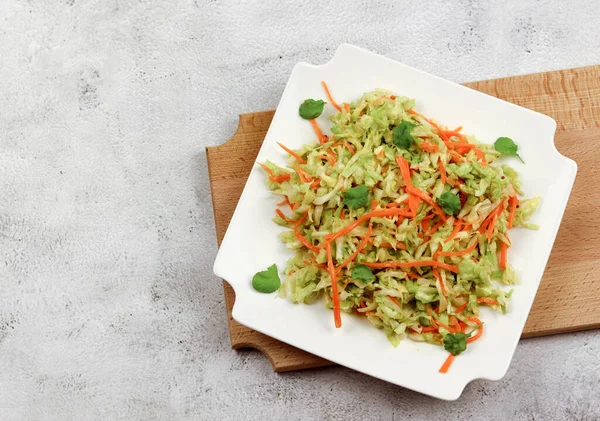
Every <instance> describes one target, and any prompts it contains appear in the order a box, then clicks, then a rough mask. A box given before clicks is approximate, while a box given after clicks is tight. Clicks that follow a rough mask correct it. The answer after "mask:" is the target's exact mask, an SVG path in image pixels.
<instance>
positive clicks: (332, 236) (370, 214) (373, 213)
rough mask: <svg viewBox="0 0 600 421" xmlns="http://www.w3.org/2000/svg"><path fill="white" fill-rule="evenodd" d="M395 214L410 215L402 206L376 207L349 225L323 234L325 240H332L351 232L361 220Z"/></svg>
mask: <svg viewBox="0 0 600 421" xmlns="http://www.w3.org/2000/svg"><path fill="white" fill-rule="evenodd" d="M395 215H402V216H410V215H409V214H408V213H407V212H406V211H405V209H404V208H400V209H394V208H392V209H377V210H376V211H371V212H368V213H366V214H364V215H363V216H361V217H360V218H358V219H357V220H356V221H354V222H353V223H351V224H350V225H347V226H345V227H344V228H342V229H341V230H339V231H338V232H336V233H334V234H329V235H327V236H325V240H326V241H333V240H335V239H336V238H339V237H341V236H342V235H345V234H347V233H349V232H351V231H352V230H354V228H356V227H358V226H359V225H360V224H362V223H363V222H365V221H367V220H369V219H371V218H376V217H385V216H395Z"/></svg>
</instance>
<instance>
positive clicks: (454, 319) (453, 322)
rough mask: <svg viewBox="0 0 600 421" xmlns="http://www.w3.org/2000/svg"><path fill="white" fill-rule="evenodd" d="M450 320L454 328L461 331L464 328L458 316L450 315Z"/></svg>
mask: <svg viewBox="0 0 600 421" xmlns="http://www.w3.org/2000/svg"><path fill="white" fill-rule="evenodd" d="M448 321H449V322H450V326H452V327H453V329H454V330H455V331H456V332H458V331H460V330H461V329H462V328H461V326H460V323H459V322H458V319H457V318H456V316H450V317H448Z"/></svg>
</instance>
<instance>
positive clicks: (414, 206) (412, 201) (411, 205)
mask: <svg viewBox="0 0 600 421" xmlns="http://www.w3.org/2000/svg"><path fill="white" fill-rule="evenodd" d="M420 204H421V198H420V197H419V196H414V195H410V196H409V197H408V209H410V212H411V213H412V216H413V218H414V217H415V216H417V210H418V209H419V205H420Z"/></svg>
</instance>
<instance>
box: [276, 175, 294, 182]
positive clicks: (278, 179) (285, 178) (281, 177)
mask: <svg viewBox="0 0 600 421" xmlns="http://www.w3.org/2000/svg"><path fill="white" fill-rule="evenodd" d="M290 178H292V176H291V174H290V173H285V174H281V175H278V176H277V177H273V178H272V179H271V181H274V182H275V183H281V182H283V181H288V180H289V179H290Z"/></svg>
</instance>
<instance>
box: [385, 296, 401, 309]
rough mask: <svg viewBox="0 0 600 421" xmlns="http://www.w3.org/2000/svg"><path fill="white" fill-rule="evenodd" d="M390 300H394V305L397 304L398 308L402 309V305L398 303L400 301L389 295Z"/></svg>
mask: <svg viewBox="0 0 600 421" xmlns="http://www.w3.org/2000/svg"><path fill="white" fill-rule="evenodd" d="M388 298H389V299H390V300H392V302H393V303H394V304H396V305H397V306H398V307H401V306H400V303H399V302H398V300H396V298H394V297H392V296H391V295H388Z"/></svg>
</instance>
